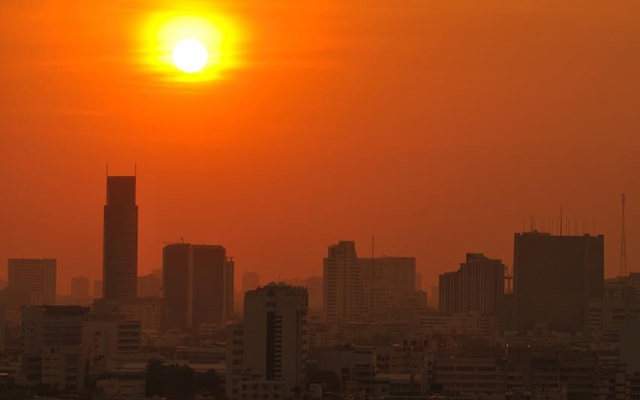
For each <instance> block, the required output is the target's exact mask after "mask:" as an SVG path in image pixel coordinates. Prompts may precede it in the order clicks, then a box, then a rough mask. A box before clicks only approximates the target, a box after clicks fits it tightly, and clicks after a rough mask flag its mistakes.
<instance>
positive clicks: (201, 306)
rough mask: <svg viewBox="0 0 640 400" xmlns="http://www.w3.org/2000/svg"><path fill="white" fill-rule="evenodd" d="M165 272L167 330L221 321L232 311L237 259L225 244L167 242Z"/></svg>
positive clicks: (165, 323)
mask: <svg viewBox="0 0 640 400" xmlns="http://www.w3.org/2000/svg"><path fill="white" fill-rule="evenodd" d="M162 271H163V277H162V281H163V282H164V283H163V290H162V293H163V298H164V300H165V307H166V309H165V316H164V318H163V326H164V327H165V329H185V328H198V327H199V326H200V325H202V324H203V323H207V324H220V323H222V322H224V321H226V320H228V319H229V318H230V317H231V315H232V314H233V288H234V261H233V259H232V258H229V257H227V251H226V249H225V248H224V247H222V246H217V245H193V244H189V243H179V244H170V245H167V246H165V247H164V249H163V256H162Z"/></svg>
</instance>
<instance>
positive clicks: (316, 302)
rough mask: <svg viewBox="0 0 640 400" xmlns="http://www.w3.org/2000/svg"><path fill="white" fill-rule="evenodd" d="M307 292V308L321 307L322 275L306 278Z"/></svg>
mask: <svg viewBox="0 0 640 400" xmlns="http://www.w3.org/2000/svg"><path fill="white" fill-rule="evenodd" d="M305 286H306V287H307V291H308V292H309V309H311V310H320V309H322V290H323V289H322V277H321V276H310V277H309V278H307V282H306V285H305Z"/></svg>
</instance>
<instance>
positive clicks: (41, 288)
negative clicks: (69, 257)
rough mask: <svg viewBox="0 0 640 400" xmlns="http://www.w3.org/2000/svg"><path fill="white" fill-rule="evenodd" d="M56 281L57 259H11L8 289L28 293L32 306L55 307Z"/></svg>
mask: <svg viewBox="0 0 640 400" xmlns="http://www.w3.org/2000/svg"><path fill="white" fill-rule="evenodd" d="M56 280H57V262H56V260H55V259H29V258H12V259H9V284H8V287H11V288H15V289H18V290H22V291H24V292H25V293H27V294H28V295H29V299H30V301H29V304H30V305H44V304H47V305H55V304H56Z"/></svg>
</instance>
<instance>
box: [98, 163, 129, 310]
mask: <svg viewBox="0 0 640 400" xmlns="http://www.w3.org/2000/svg"><path fill="white" fill-rule="evenodd" d="M103 246H104V248H103V249H104V250H103V270H102V271H103V272H102V273H103V285H104V286H103V297H104V298H105V299H130V298H135V297H136V291H137V279H138V206H137V205H136V177H135V176H109V177H107V204H106V206H105V207H104V244H103Z"/></svg>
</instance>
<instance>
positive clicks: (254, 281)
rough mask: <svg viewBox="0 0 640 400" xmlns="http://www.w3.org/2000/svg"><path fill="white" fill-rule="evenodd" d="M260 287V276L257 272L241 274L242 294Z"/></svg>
mask: <svg viewBox="0 0 640 400" xmlns="http://www.w3.org/2000/svg"><path fill="white" fill-rule="evenodd" d="M259 286H260V275H258V273H257V272H245V273H244V274H242V293H246V292H248V291H249V290H255V289H257V288H258V287H259Z"/></svg>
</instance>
